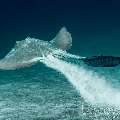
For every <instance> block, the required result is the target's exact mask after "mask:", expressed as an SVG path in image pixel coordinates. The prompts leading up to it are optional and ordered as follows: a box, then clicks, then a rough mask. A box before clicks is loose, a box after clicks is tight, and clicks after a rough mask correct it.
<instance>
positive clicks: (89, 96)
mask: <svg viewBox="0 0 120 120" xmlns="http://www.w3.org/2000/svg"><path fill="white" fill-rule="evenodd" d="M60 34H61V33H60ZM63 36H64V35H63ZM67 36H69V35H68V33H67ZM62 38H64V39H66V37H65V36H64V37H62ZM56 39H57V38H56ZM56 39H55V40H56ZM59 39H60V36H59ZM69 39H70V40H71V38H70V36H69ZM57 45H58V43H57ZM67 47H68V46H67ZM64 49H65V47H64ZM80 58H81V56H77V55H73V54H70V53H67V52H66V51H64V50H62V49H59V48H57V47H56V46H55V43H54V45H53V44H51V43H50V42H47V41H43V40H39V39H35V38H26V39H25V40H22V41H17V42H16V45H15V47H14V48H13V49H12V50H11V51H10V52H9V53H8V54H7V55H6V56H5V57H4V58H3V59H2V60H0V69H4V70H14V69H18V68H21V67H27V66H31V65H33V64H35V63H38V62H42V63H43V64H45V65H46V66H48V67H50V68H53V69H55V70H57V71H59V72H61V73H63V74H64V75H65V77H66V78H67V79H68V81H69V82H70V83H71V84H72V85H73V86H74V87H75V89H76V90H77V91H78V92H79V93H80V94H81V96H82V97H83V98H84V99H85V101H87V102H88V103H90V104H93V105H100V106H104V105H110V106H116V107H118V106H120V89H119V88H114V87H113V85H111V84H110V83H109V81H110V80H111V81H112V80H113V78H111V77H108V78H109V81H108V80H107V79H108V78H107V76H110V75H111V76H115V78H114V79H115V80H116V79H118V78H119V67H118V68H116V69H117V72H118V75H117V76H116V74H114V75H113V73H114V72H103V73H104V75H103V74H102V72H101V73H100V72H99V73H100V74H98V73H97V72H96V71H97V70H91V69H89V68H88V67H86V65H84V63H82V62H81V61H80V60H79V59H80ZM75 61H77V63H76V62H75ZM100 71H102V70H100ZM104 71H105V70H104ZM106 73H107V74H106ZM111 98H114V99H111Z"/></svg>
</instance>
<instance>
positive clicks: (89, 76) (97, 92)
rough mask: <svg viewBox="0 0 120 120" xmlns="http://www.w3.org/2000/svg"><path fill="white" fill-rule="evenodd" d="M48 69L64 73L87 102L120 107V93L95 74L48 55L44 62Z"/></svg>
mask: <svg viewBox="0 0 120 120" xmlns="http://www.w3.org/2000/svg"><path fill="white" fill-rule="evenodd" d="M43 63H44V64H46V65H47V66H48V67H50V68H53V69H55V70H57V71H60V72H61V73H63V74H64V75H65V76H66V78H67V79H68V80H69V82H70V83H71V84H72V85H73V86H74V87H75V88H76V90H77V91H78V92H80V94H81V96H82V97H83V98H84V99H85V101H87V102H89V103H90V104H94V105H101V106H104V105H110V106H116V107H118V106H120V92H119V90H118V89H115V88H112V86H111V85H110V84H108V83H107V82H106V81H105V77H103V76H100V75H98V74H97V73H95V72H92V71H90V70H87V69H85V68H84V67H82V66H81V67H80V66H78V65H74V64H71V63H67V62H65V61H62V60H59V59H57V58H55V57H53V56H52V55H48V56H47V57H46V58H45V60H44V61H43Z"/></svg>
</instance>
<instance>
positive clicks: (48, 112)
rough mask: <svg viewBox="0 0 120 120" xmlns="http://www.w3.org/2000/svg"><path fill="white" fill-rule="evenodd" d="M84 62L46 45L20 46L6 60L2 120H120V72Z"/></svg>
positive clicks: (1, 73)
mask: <svg viewBox="0 0 120 120" xmlns="http://www.w3.org/2000/svg"><path fill="white" fill-rule="evenodd" d="M63 36H64V33H63ZM62 38H63V37H62ZM79 58H81V56H76V55H72V54H70V53H67V52H65V51H62V50H60V49H58V48H56V47H55V46H52V44H50V43H49V42H44V41H42V40H38V39H34V38H27V39H25V40H23V41H21V42H17V44H16V46H15V47H14V48H13V49H12V50H11V51H10V52H9V53H8V54H7V55H6V56H5V58H3V59H2V60H1V61H0V69H1V70H0V120H119V119H120V114H119V113H120V87H119V86H120V78H119V73H120V67H119V66H118V67H113V68H92V67H88V66H87V65H85V64H84V63H83V62H82V61H80V60H79Z"/></svg>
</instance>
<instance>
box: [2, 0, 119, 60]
mask: <svg viewBox="0 0 120 120" xmlns="http://www.w3.org/2000/svg"><path fill="white" fill-rule="evenodd" d="M63 26H65V27H66V28H67V29H68V31H69V32H70V33H71V35H72V38H73V46H72V49H71V50H70V51H69V52H71V53H73V54H79V55H81V56H92V55H99V54H103V55H114V56H120V2H119V0H12V1H10V0H1V1H0V57H1V58H2V57H4V56H5V55H6V54H7V53H8V51H10V50H11V49H12V48H13V47H14V45H15V41H20V40H23V39H25V38H26V37H27V36H30V37H35V38H38V39H42V40H51V39H53V38H54V37H55V35H56V34H57V32H58V31H59V30H60V28H61V27H63Z"/></svg>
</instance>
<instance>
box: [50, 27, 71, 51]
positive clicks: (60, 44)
mask: <svg viewBox="0 0 120 120" xmlns="http://www.w3.org/2000/svg"><path fill="white" fill-rule="evenodd" d="M50 42H51V43H52V44H53V45H54V46H56V47H57V48H60V49H62V50H68V49H70V48H71V46H72V37H71V34H70V33H69V32H68V31H67V29H66V28H65V27H63V28H61V30H60V31H59V32H58V34H57V35H56V37H55V38H54V39H53V40H51V41H50Z"/></svg>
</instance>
